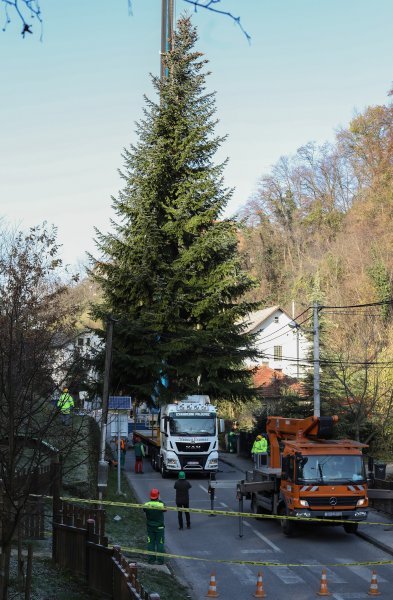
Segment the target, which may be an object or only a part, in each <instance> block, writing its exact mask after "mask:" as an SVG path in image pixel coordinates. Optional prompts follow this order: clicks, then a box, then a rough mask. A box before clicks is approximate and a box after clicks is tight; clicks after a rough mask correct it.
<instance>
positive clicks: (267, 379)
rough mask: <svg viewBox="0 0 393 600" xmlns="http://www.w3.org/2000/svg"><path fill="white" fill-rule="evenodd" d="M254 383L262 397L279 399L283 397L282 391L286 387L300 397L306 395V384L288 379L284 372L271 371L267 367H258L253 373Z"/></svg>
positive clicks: (291, 378)
mask: <svg viewBox="0 0 393 600" xmlns="http://www.w3.org/2000/svg"><path fill="white" fill-rule="evenodd" d="M253 383H254V386H255V387H256V388H259V391H260V392H261V395H262V396H263V397H265V398H277V397H279V396H281V389H282V388H283V387H285V388H286V389H289V390H291V391H292V392H294V393H295V394H298V395H299V396H303V395H304V384H303V383H302V382H300V381H299V380H298V379H295V378H293V377H288V375H285V374H284V373H283V372H282V371H278V370H276V369H271V368H270V367H268V366H267V365H262V366H261V367H258V368H257V369H256V370H255V372H254V373H253Z"/></svg>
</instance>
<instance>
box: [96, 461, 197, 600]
mask: <svg viewBox="0 0 393 600" xmlns="http://www.w3.org/2000/svg"><path fill="white" fill-rule="evenodd" d="M121 489H122V491H125V494H126V495H125V496H121V497H119V496H118V495H117V493H116V492H117V471H116V469H112V470H110V471H109V479H108V491H107V496H106V498H105V499H106V500H113V501H114V502H116V501H117V502H123V501H124V502H131V503H136V502H137V499H136V498H135V496H134V495H133V493H132V490H130V488H129V486H128V482H127V480H126V478H125V476H124V475H123V473H122V479H121ZM106 515H107V516H106V535H107V536H108V538H109V543H110V544H117V545H119V546H123V547H129V548H143V549H144V548H146V518H145V514H144V512H143V511H142V510H141V509H140V508H126V507H124V508H123V507H120V506H108V507H106ZM116 516H119V517H121V520H118V521H114V520H113V519H114V517H116ZM124 555H125V556H127V558H129V559H130V560H132V561H135V562H136V563H138V579H139V580H140V582H141V583H142V584H143V586H144V587H145V589H147V590H149V592H156V593H158V594H159V595H160V599H161V600H189V599H190V595H189V592H188V590H187V588H185V587H184V586H183V585H182V584H180V583H179V582H178V581H177V580H176V578H175V576H174V574H173V573H172V570H171V566H170V563H169V564H168V563H167V566H168V568H169V570H170V571H171V574H168V573H164V572H162V571H157V570H155V569H154V568H149V567H148V566H144V565H140V564H139V563H140V562H146V560H147V559H146V556H145V555H143V554H139V555H138V554H130V553H129V552H126V551H124Z"/></svg>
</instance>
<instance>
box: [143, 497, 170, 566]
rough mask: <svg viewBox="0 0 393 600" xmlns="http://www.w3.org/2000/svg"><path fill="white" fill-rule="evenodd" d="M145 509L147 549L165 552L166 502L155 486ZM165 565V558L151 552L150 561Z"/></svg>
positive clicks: (144, 506)
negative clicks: (161, 498)
mask: <svg viewBox="0 0 393 600" xmlns="http://www.w3.org/2000/svg"><path fill="white" fill-rule="evenodd" d="M143 511H144V512H145V514H146V526H147V549H148V550H150V551H151V552H161V553H162V552H164V542H165V524H164V512H166V510H165V504H164V503H163V502H162V500H160V492H159V491H158V490H157V489H156V488H153V489H152V490H150V500H149V502H145V504H144V505H143ZM156 559H157V564H159V565H163V564H164V558H163V557H162V556H156V555H154V554H149V563H155V562H156Z"/></svg>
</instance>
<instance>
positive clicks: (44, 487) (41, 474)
mask: <svg viewBox="0 0 393 600" xmlns="http://www.w3.org/2000/svg"><path fill="white" fill-rule="evenodd" d="M53 472H54V470H53V464H47V465H42V466H40V467H37V468H36V469H35V470H34V473H33V476H32V473H31V471H30V470H28V469H21V470H20V471H18V472H17V473H16V474H15V475H14V478H13V484H14V485H15V487H16V488H17V489H19V490H20V492H21V494H22V495H23V493H24V486H25V483H26V482H27V481H29V480H30V481H32V486H31V488H30V491H31V493H32V494H48V493H49V492H50V490H51V484H52V476H53ZM2 493H3V491H2V481H1V480H0V512H1V506H2ZM20 534H21V535H22V537H23V538H24V539H44V537H45V506H44V502H43V500H42V499H41V498H34V497H32V498H29V500H28V501H27V502H26V504H25V506H24V508H23V513H22V519H21V522H20ZM0 539H1V519H0Z"/></svg>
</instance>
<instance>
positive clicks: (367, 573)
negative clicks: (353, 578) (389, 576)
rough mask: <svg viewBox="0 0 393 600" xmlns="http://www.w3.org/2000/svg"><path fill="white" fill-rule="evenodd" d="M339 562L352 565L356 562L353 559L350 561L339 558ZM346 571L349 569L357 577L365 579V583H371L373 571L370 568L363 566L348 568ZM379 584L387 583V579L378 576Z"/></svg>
mask: <svg viewBox="0 0 393 600" xmlns="http://www.w3.org/2000/svg"><path fill="white" fill-rule="evenodd" d="M337 562H339V563H351V562H356V561H354V560H353V558H351V559H348V558H338V559H337ZM346 569H349V570H350V571H352V573H354V574H355V575H357V576H358V577H361V578H362V579H364V581H367V582H368V583H370V582H371V575H372V573H371V570H370V569H369V568H368V567H362V566H361V565H358V566H356V565H354V566H352V567H346ZM378 583H386V579H384V578H383V577H381V575H378Z"/></svg>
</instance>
